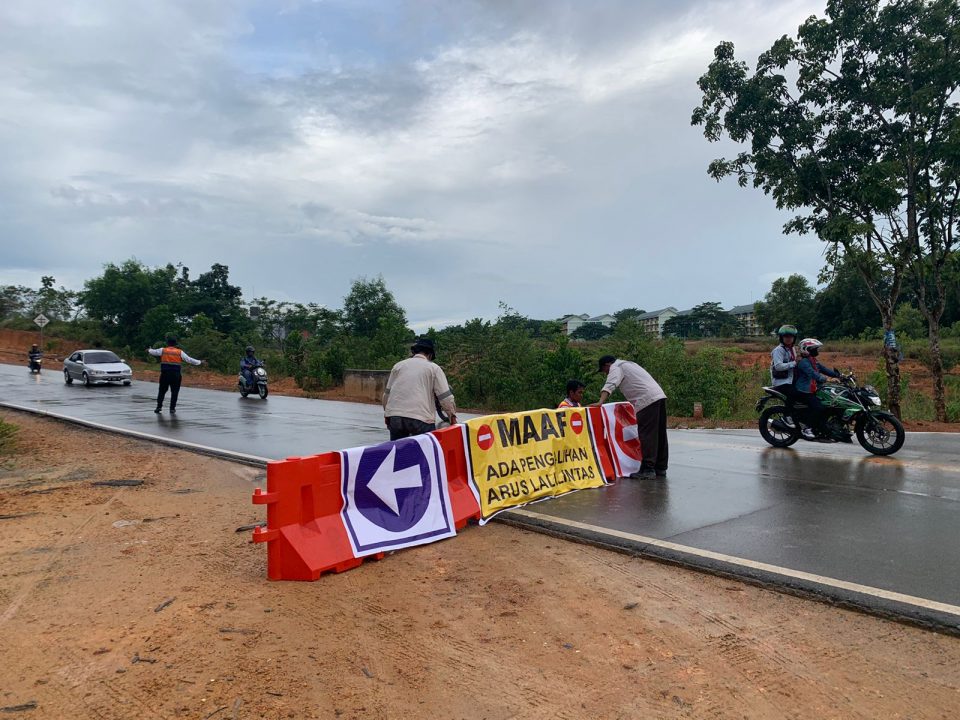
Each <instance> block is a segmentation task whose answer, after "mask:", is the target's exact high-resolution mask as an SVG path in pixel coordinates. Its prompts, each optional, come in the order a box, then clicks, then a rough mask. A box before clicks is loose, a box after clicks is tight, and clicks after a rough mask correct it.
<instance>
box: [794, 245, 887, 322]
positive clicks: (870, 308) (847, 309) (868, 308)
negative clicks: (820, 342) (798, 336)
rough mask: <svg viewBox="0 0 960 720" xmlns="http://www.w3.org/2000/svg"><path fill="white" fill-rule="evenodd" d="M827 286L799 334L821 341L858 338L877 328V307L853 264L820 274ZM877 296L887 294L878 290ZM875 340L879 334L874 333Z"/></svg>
mask: <svg viewBox="0 0 960 720" xmlns="http://www.w3.org/2000/svg"><path fill="white" fill-rule="evenodd" d="M819 279H820V282H822V283H826V285H825V286H824V287H823V289H821V290H820V292H818V293H817V295H816V299H815V301H814V312H813V318H812V320H811V324H810V326H809V327H808V326H802V327H801V328H800V331H801V332H803V333H804V334H805V335H806V334H809V335H812V336H813V337H818V338H820V339H824V338H831V339H835V338H841V337H858V336H860V334H861V333H863V331H864V330H866V329H868V328H871V327H872V328H876V327H877V320H878V317H877V306H876V305H875V304H874V302H873V299H872V298H871V296H870V292H869V291H868V290H867V287H866V285H865V284H864V282H863V278H862V277H861V275H860V272H859V271H858V270H857V268H856V266H855V265H854V264H853V263H852V262H840V263H839V264H837V265H835V266H834V267H833V268H831V269H830V270H829V271H825V272H823V273H821V274H820V278H819ZM879 294H881V295H886V294H888V291H886V290H883V289H880V290H879ZM876 337H877V339H880V338H881V337H882V333H881V332H878V333H877V336H876Z"/></svg>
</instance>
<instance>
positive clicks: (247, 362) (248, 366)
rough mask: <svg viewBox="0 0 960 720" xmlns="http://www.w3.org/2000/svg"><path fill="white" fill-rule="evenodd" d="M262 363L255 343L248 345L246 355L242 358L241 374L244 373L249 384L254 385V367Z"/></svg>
mask: <svg viewBox="0 0 960 720" xmlns="http://www.w3.org/2000/svg"><path fill="white" fill-rule="evenodd" d="M262 364H263V363H261V362H260V361H259V360H258V359H257V356H256V350H254V348H253V345H247V350H246V355H244V356H243V357H242V358H240V374H241V375H243V381H244V382H245V383H246V384H247V385H248V386H250V385H253V369H254V368H255V367H257V366H258V365H262Z"/></svg>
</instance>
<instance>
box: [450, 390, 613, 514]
mask: <svg viewBox="0 0 960 720" xmlns="http://www.w3.org/2000/svg"><path fill="white" fill-rule="evenodd" d="M464 434H465V438H466V445H467V451H468V463H467V464H468V466H469V470H470V480H471V483H472V485H473V487H474V490H475V491H476V493H477V499H478V501H479V503H480V512H481V516H482V521H486V520H488V519H489V518H490V517H492V516H493V515H495V514H496V513H498V512H500V511H502V510H506V509H509V508H512V507H519V506H521V505H525V504H527V503H530V502H534V501H536V500H541V499H543V498H547V497H551V496H556V495H562V494H564V493H567V492H571V491H573V490H581V489H584V488H593V487H600V486H602V485H604V484H605V482H606V481H605V479H604V477H603V471H602V469H601V467H600V461H599V458H598V456H597V449H596V446H595V444H594V443H595V439H594V437H593V432H592V430H591V428H590V423H589V422H588V420H587V417H586V412H585V411H584V410H582V409H579V408H571V409H563V410H532V411H529V412H522V413H511V414H506V415H496V416H492V417H484V418H476V419H474V420H469V421H467V423H466V424H465V425H464Z"/></svg>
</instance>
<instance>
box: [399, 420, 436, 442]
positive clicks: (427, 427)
mask: <svg viewBox="0 0 960 720" xmlns="http://www.w3.org/2000/svg"><path fill="white" fill-rule="evenodd" d="M387 423H388V427H389V428H390V439H391V440H399V439H400V438H405V437H410V436H412V435H423V434H424V433H428V432H430V431H431V430H436V429H437V426H436V424H434V423H425V422H423V420H415V419H414V418H408V417H401V416H400V415H392V416H391V417H388V418H387Z"/></svg>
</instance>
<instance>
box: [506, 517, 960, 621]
mask: <svg viewBox="0 0 960 720" xmlns="http://www.w3.org/2000/svg"><path fill="white" fill-rule="evenodd" d="M506 514H507V515H520V516H522V517H527V518H531V519H538V520H547V521H549V522H552V523H556V524H558V525H565V526H567V527H570V528H576V529H578V530H589V531H590V532H594V533H597V534H598V535H608V536H611V537H617V538H621V539H623V540H630V541H632V542H637V543H642V544H644V545H653V546H655V547H659V548H663V549H664V550H673V551H675V552H681V553H685V554H687V555H695V556H697V557H702V558H706V559H709V560H718V561H720V562H725V563H729V564H731V565H739V566H741V567H746V568H750V569H753V570H762V571H764V572H769V573H773V574H775V575H782V576H784V577H789V578H794V579H796V580H806V581H809V582H814V583H817V584H819V585H826V586H828V587H832V588H837V589H840V590H849V591H851V592H855V593H860V594H862V595H869V596H871V597H875V598H882V599H884V600H892V601H894V602H898V603H904V604H906V605H914V606H916V607H922V608H925V609H927V610H935V611H937V612H942V613H947V614H949V615H956V616H958V617H960V606H958V605H950V604H948V603H942V602H937V601H936V600H927V599H926V598H921V597H916V596H914V595H905V594H903V593H898V592H893V591H891V590H883V589H881V588H875V587H871V586H869V585H860V584H859V583H852V582H847V581H846V580H838V579H836V578H831V577H826V576H824V575H815V574H814V573H808V572H804V571H802V570H792V569H790V568H785V567H780V566H779V565H770V564H768V563H763V562H757V561H756V560H748V559H746V558H740V557H736V556H734V555H725V554H723V553H718V552H713V551H712V550H701V549H700V548H695V547H691V546H689V545H679V544H677V543H672V542H669V541H668V540H658V539H657V538H652V537H646V536H644V535H635V534H634V533H629V532H624V531H623V530H614V529H613V528H605V527H600V526H599V525H591V524H590V523H583V522H579V521H577V520H568V519H566V518H560V517H555V516H553V515H546V514H542V513H537V512H532V511H530V510H509V511H507V513H506Z"/></svg>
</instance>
